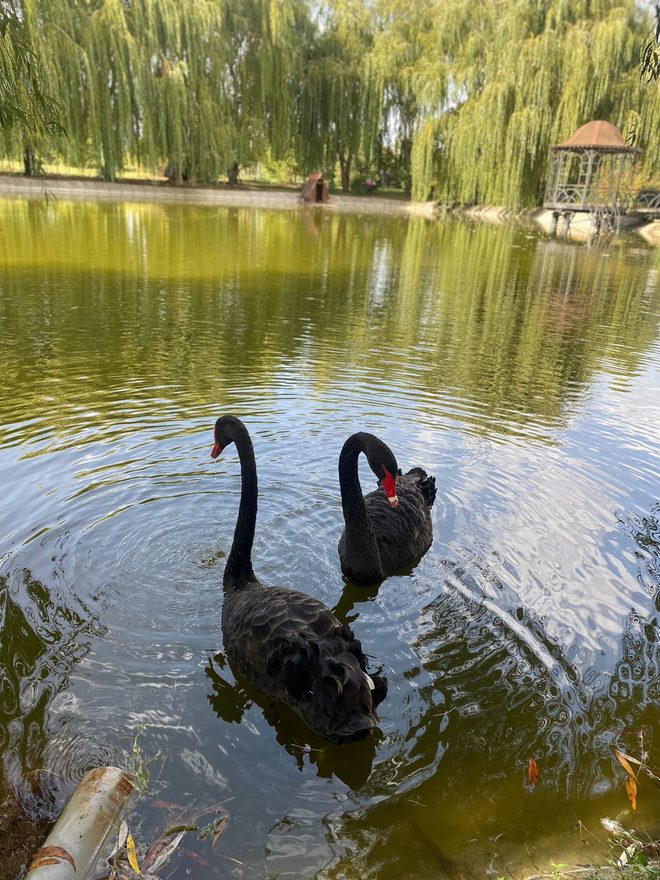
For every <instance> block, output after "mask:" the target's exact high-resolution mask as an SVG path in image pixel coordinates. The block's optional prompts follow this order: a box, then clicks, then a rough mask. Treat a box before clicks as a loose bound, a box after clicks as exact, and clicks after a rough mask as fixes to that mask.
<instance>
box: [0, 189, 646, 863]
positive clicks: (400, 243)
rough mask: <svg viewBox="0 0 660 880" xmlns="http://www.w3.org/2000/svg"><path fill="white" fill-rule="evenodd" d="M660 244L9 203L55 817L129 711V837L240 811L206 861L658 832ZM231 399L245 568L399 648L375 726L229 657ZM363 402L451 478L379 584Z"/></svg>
mask: <svg viewBox="0 0 660 880" xmlns="http://www.w3.org/2000/svg"><path fill="white" fill-rule="evenodd" d="M659 270H660V261H659V258H658V254H657V252H655V251H653V250H652V249H647V248H646V247H644V246H643V245H641V244H639V243H638V242H637V241H635V240H625V239H621V240H618V241H617V242H616V243H615V244H613V245H610V246H599V247H594V248H591V249H588V248H586V247H584V246H576V245H573V244H570V243H561V242H557V241H554V240H547V239H545V238H541V237H539V235H537V234H535V233H533V232H531V231H529V230H525V229H521V228H518V227H513V226H508V227H501V228H493V227H489V226H485V225H479V226H477V225H469V224H466V223H460V222H453V221H443V222H429V221H426V220H407V219H403V218H395V217H387V216H382V217H379V216H374V215H370V216H360V215H350V216H349V215H334V214H332V213H331V212H329V211H321V210H316V209H300V210H299V211H281V212H277V211H265V210H256V209H235V208H231V209H230V208H219V207H217V208H216V207H204V208H195V207H187V206H180V205H175V206H172V205H165V204H149V205H140V204H108V203H105V204H104V203H84V202H67V201H55V200H52V199H48V200H44V201H42V200H20V199H14V200H12V199H7V200H2V201H0V339H1V347H0V377H1V379H2V386H1V394H0V492H1V494H2V504H1V505H0V634H1V637H2V640H1V643H0V773H1V776H2V779H3V784H4V785H5V786H6V787H8V788H9V789H10V790H11V791H12V792H13V793H14V795H15V796H16V797H17V798H18V800H19V801H20V803H21V804H22V805H23V807H24V809H25V810H26V811H27V812H28V813H29V814H30V815H32V816H35V817H40V818H43V817H46V818H49V817H54V816H55V815H57V813H58V811H59V810H60V809H61V807H62V805H63V803H64V802H65V801H66V798H67V797H68V795H69V794H70V793H71V791H72V789H73V786H74V785H75V783H76V782H77V781H78V780H79V779H80V778H81V776H82V774H83V773H84V772H85V771H86V770H87V769H88V768H89V767H92V766H95V765H97V764H99V763H116V764H120V765H125V764H126V763H127V761H129V760H130V755H131V752H132V750H133V742H134V739H135V737H136V735H137V733H138V731H141V732H140V733H139V739H138V742H139V747H140V748H141V750H142V754H143V755H144V756H145V757H146V758H149V759H151V772H152V787H151V789H150V793H149V794H147V795H146V796H145V797H143V798H142V799H141V800H140V802H139V803H138V805H137V807H136V809H135V812H134V813H133V815H132V817H131V822H132V824H133V826H134V827H135V828H136V838H137V840H138V849H139V852H140V854H141V855H143V854H144V848H145V845H146V844H147V843H148V842H149V841H152V840H154V839H155V838H156V837H157V836H158V835H159V834H160V833H162V831H163V830H164V828H165V827H166V826H167V825H168V824H172V823H173V822H176V821H180V819H181V817H184V818H188V817H191V816H194V815H197V814H199V813H201V812H202V811H204V810H208V808H210V807H213V806H214V805H216V804H218V803H220V802H222V803H223V805H224V809H226V810H227V811H228V813H229V816H230V818H229V823H228V826H227V829H226V831H225V833H224V835H223V837H222V838H221V840H220V841H219V842H218V843H217V845H216V846H215V847H212V846H211V843H210V841H209V840H201V841H197V840H195V839H194V838H193V837H192V836H190V837H189V842H188V843H187V845H186V847H182V848H181V849H180V851H179V852H177V854H176V857H175V858H173V861H172V862H171V863H170V864H171V867H172V868H174V869H175V872H174V873H173V874H172V876H173V877H184V876H185V877H190V878H193V880H206V878H211V880H212V878H225V877H226V878H229V877H235V876H241V877H246V878H247V877H255V876H257V875H259V876H261V877H269V878H270V877H272V878H274V877H278V878H301V877H319V878H344V877H345V878H358V877H359V878H366V877H368V878H379V880H385V878H408V877H410V878H427V877H428V878H431V877H433V878H443V877H451V878H457V877H465V878H473V877H474V878H481V877H493V878H497V877H511V878H519V877H523V876H525V874H526V873H533V872H534V871H535V870H536V868H537V866H539V867H546V866H548V865H550V864H551V863H552V862H555V863H556V862H564V861H572V860H575V861H585V860H587V861H588V860H589V859H591V858H600V857H602V854H603V850H602V847H601V846H600V844H599V842H598V840H597V839H596V838H600V839H601V840H604V839H605V837H606V835H605V832H604V830H603V829H602V827H601V826H600V821H599V820H600V818H601V817H603V816H609V817H612V818H614V817H619V818H620V820H621V821H622V822H623V823H624V824H625V825H627V826H629V827H630V826H634V827H635V828H636V829H637V830H638V831H640V832H643V831H644V829H646V830H648V831H649V832H650V833H655V832H657V830H658V829H657V825H654V823H657V821H658V814H659V812H660V811H659V810H658V807H659V806H660V796H659V794H658V790H657V788H656V789H654V787H653V785H652V784H651V783H650V782H649V781H648V780H646V779H644V778H641V779H640V789H639V803H638V809H637V812H636V813H635V814H634V815H633V814H632V813H631V811H630V807H629V803H628V799H627V796H626V792H625V788H624V782H625V772H624V770H623V768H622V767H621V766H620V765H619V764H618V763H617V761H616V759H615V758H614V755H613V750H614V748H615V747H618V748H621V749H623V750H624V751H626V752H628V753H629V754H632V755H636V756H638V757H639V756H640V755H641V752H642V750H643V749H645V750H647V751H648V752H649V758H648V760H649V761H650V762H651V763H654V762H655V766H656V767H657V766H658V764H660V744H659V742H658V725H657V722H658V708H657V707H658V697H659V696H660V694H659V684H658V682H659V673H658V654H659V649H658V644H659V637H660V626H659V622H658V619H659V618H658V612H659V610H660V607H659V606H660V599H659V591H658V586H659V584H660V478H659V474H660V393H659V392H660V341H659V329H660V284H659ZM224 412H235V413H236V414H238V415H239V416H241V417H242V418H243V419H244V420H245V422H246V424H247V425H248V427H249V429H250V431H251V433H252V437H253V440H254V444H255V450H256V455H257V465H258V468H259V481H260V501H259V516H258V521H257V536H256V541H255V548H254V565H255V570H256V571H257V573H258V574H259V576H260V577H261V578H262V579H263V580H264V581H266V582H267V583H272V584H277V585H284V586H290V587H294V588H298V589H302V590H305V591H307V592H309V593H311V594H313V595H315V596H317V597H319V598H321V599H322V600H323V601H324V602H326V603H327V604H328V605H329V606H330V607H332V608H334V609H335V610H336V613H337V614H338V615H339V616H340V617H342V619H344V620H346V621H349V622H350V623H351V625H352V626H353V628H354V629H355V631H356V633H357V635H358V636H359V637H360V638H361V639H362V642H363V645H364V647H365V650H366V651H367V652H368V654H369V655H370V656H371V657H372V658H373V660H372V662H373V664H374V665H381V664H382V666H383V667H384V672H385V674H386V675H387V677H388V679H389V685H390V690H389V695H388V698H387V700H386V701H385V702H384V703H383V705H382V707H381V708H382V711H381V712H380V715H381V730H380V733H379V735H378V736H377V737H374V738H372V739H371V740H369V741H367V742H364V743H358V744H353V745H349V746H343V747H336V746H332V745H328V744H326V743H323V742H322V741H320V740H316V739H314V738H313V737H312V736H311V735H310V734H309V733H308V731H307V730H306V728H305V726H304V725H303V724H302V722H300V721H298V720H296V719H295V718H292V717H291V716H289V715H288V714H287V713H286V712H284V711H282V710H281V709H280V708H278V707H277V706H271V705H269V704H268V703H266V702H265V701H263V700H262V699H261V698H260V697H259V695H258V694H254V693H251V692H247V693H246V692H245V691H244V690H243V689H242V688H241V687H239V686H238V685H237V684H236V683H235V680H234V678H233V676H232V674H231V670H230V669H229V668H228V666H227V665H226V663H225V662H224V658H223V656H222V653H221V652H222V638H221V633H220V613H221V607H222V588H221V578H222V570H223V565H224V559H225V557H226V554H227V553H228V550H229V547H230V546H231V540H232V533H233V527H234V523H235V517H236V512H237V505H238V497H239V492H240V480H239V468H238V461H237V458H236V456H235V454H234V453H231V451H230V450H228V452H227V454H226V455H224V456H223V457H222V458H221V459H219V460H218V462H217V463H213V462H212V461H211V459H210V457H209V452H210V448H211V444H212V425H213V422H214V420H215V418H216V417H217V416H218V415H220V414H222V413H224ZM356 430H369V431H372V432H374V433H376V434H378V435H379V436H381V437H382V438H383V439H384V440H385V441H386V442H387V443H388V444H389V445H390V446H391V447H392V448H393V450H394V451H395V452H396V455H397V458H398V461H399V464H400V466H401V467H402V468H404V470H405V469H407V468H408V467H411V466H414V465H422V466H423V467H425V468H426V469H427V470H428V471H429V472H430V473H433V474H435V476H436V478H437V486H438V497H437V501H436V504H435V506H434V508H433V521H434V533H435V539H434V543H433V546H432V548H431V550H430V551H429V553H428V554H427V555H426V557H425V558H424V559H423V560H422V561H421V562H420V563H419V565H418V566H417V567H416V568H415V569H414V571H412V572H409V573H404V574H401V575H399V576H395V577H391V578H389V579H387V580H386V581H385V582H384V583H383V584H382V585H381V586H380V587H379V588H377V589H376V588H374V589H368V590H365V589H360V588H357V587H354V586H351V585H350V584H346V583H345V582H344V581H343V579H342V577H341V573H340V569H339V564H338V558H337V552H336V543H337V539H338V537H339V534H340V532H341V529H342V516H341V504H340V497H339V487H338V481H337V458H338V454H339V450H340V448H341V445H342V443H343V441H344V440H345V439H346V437H347V436H348V435H349V434H350V433H352V432H353V431H356ZM361 476H362V481H363V486H365V487H367V488H369V489H371V487H372V482H373V478H372V477H371V476H370V472H369V471H368V469H366V468H364V469H363V470H361ZM640 732H641V733H640ZM642 736H643V741H642V739H641V737H642ZM530 758H535V760H536V761H537V763H538V767H539V773H540V776H539V781H538V783H537V785H536V786H535V787H533V786H531V785H530V784H529V783H528V779H527V768H528V762H529V760H530ZM154 799H155V800H154ZM167 804H169V806H167ZM208 815H213V814H208V813H207V814H206V816H208ZM203 821H207V820H206V819H204V820H203ZM580 822H581V823H583V830H582V833H581V832H580V828H579V823H580ZM591 835H593V836H591ZM581 836H582V839H583V840H585V841H587V843H588V844H589V845H588V846H587V843H583V842H582V841H581ZM239 863H240V864H239Z"/></svg>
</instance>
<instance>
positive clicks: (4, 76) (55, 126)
mask: <svg viewBox="0 0 660 880" xmlns="http://www.w3.org/2000/svg"><path fill="white" fill-rule="evenodd" d="M18 126H20V127H22V128H23V130H24V131H26V132H30V133H32V134H39V133H42V132H49V133H51V134H54V133H57V132H58V131H60V130H61V126H60V123H59V121H58V116H57V107H56V106H55V104H54V101H53V99H52V98H51V97H50V96H49V95H48V92H47V86H46V76H45V71H44V69H43V64H42V61H41V58H40V57H39V55H38V54H37V53H36V52H35V50H34V48H33V46H32V45H31V44H30V42H29V34H28V33H27V31H26V30H25V28H24V27H23V25H22V22H21V20H20V19H19V17H18V15H17V14H16V12H15V11H14V10H12V9H11V8H10V7H8V6H5V5H3V4H2V3H0V131H5V132H9V131H10V130H13V129H14V128H16V127H18Z"/></svg>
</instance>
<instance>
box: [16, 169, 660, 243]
mask: <svg viewBox="0 0 660 880" xmlns="http://www.w3.org/2000/svg"><path fill="white" fill-rule="evenodd" d="M0 197H9V198H11V197H14V198H28V199H48V198H55V199H57V198H65V199H73V200H77V201H85V200H94V201H97V200H98V201H120V202H162V203H170V204H185V205H218V206H222V207H228V208H265V209H268V210H277V211H294V210H297V209H299V208H308V209H309V208H311V209H317V208H321V209H322V210H324V211H330V212H333V213H341V214H347V213H353V214H381V215H382V214H384V215H389V216H399V217H423V218H426V219H427V220H437V219H439V218H440V217H442V216H443V214H450V215H452V216H455V217H462V218H466V219H469V220H478V221H480V222H482V223H491V224H494V225H502V224H504V223H511V222H514V223H522V224H526V225H532V226H535V227H536V228H537V229H540V230H541V231H542V232H543V233H544V234H546V235H548V236H552V225H553V223H552V212H551V211H547V210H545V209H543V208H527V209H524V210H521V211H513V210H510V209H508V208H502V207H498V206H495V205H479V206H474V207H469V208H462V207H458V208H452V209H446V208H444V209H443V208H442V207H441V206H439V205H438V204H437V203H435V202H413V201H406V200H404V199H395V198H388V197H387V196H379V195H375V194H374V195H371V196H353V195H332V196H331V197H330V202H328V203H326V204H324V205H314V204H308V203H303V202H301V201H300V198H299V191H298V190H294V189H290V190H287V189H276V188H273V189H267V188H257V187H252V186H250V185H248V184H245V185H241V184H239V185H238V186H237V187H236V188H235V189H226V188H219V187H218V188H214V187H210V186H209V187H202V186H200V187H193V186H181V187H176V186H173V185H172V184H169V183H164V182H159V181H154V182H153V183H147V182H144V181H137V182H125V181H121V182H113V183H111V182H108V181H103V180H94V179H93V178H75V177H70V178H69V177H48V176H44V177H37V178H35V177H23V176H22V175H19V174H9V173H0ZM590 222H591V221H590V219H589V218H588V215H581V216H576V217H575V218H574V220H573V223H572V224H571V230H570V235H569V236H568V238H566V239H563V240H567V241H580V242H583V241H588V240H589V238H590V236H591V232H592V230H591V227H590ZM621 230H622V231H623V232H627V233H629V232H632V233H634V234H635V235H639V236H640V237H641V238H642V239H644V241H645V242H646V243H647V244H649V245H651V246H655V247H658V246H660V218H658V219H656V220H649V221H645V220H644V219H642V218H639V217H633V216H629V217H624V218H623V222H622V224H621ZM555 237H557V238H558V239H559V240H562V239H561V237H559V236H555Z"/></svg>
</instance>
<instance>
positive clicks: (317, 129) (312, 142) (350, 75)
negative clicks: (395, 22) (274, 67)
mask: <svg viewBox="0 0 660 880" xmlns="http://www.w3.org/2000/svg"><path fill="white" fill-rule="evenodd" d="M318 16H319V18H318V21H317V28H318V30H317V34H316V38H315V39H314V40H312V41H310V42H309V43H308V45H307V51H306V54H305V58H304V62H303V63H304V70H305V76H304V79H303V80H302V82H301V83H300V89H299V94H298V97H297V102H296V103H297V108H298V130H297V138H296V144H295V151H296V157H297V158H298V161H299V164H300V165H302V166H303V167H304V166H306V167H307V168H313V167H315V166H318V165H325V166H326V167H327V168H329V169H333V168H334V166H335V164H336V163H338V164H339V172H340V179H341V186H342V190H343V191H344V192H346V191H348V189H349V187H350V180H351V172H352V169H353V167H354V163H355V161H356V159H357V158H360V159H361V160H363V161H368V160H369V158H370V156H371V154H372V151H373V149H374V145H375V143H376V139H377V136H378V133H379V128H380V123H381V118H382V99H383V94H382V82H381V79H380V77H379V76H378V74H377V71H376V70H375V68H374V66H373V64H372V60H371V50H372V45H373V32H372V25H373V22H372V17H371V14H370V10H369V8H368V6H367V4H365V3H364V2H363V0H334V2H331V3H326V4H324V5H323V4H320V5H319V7H318Z"/></svg>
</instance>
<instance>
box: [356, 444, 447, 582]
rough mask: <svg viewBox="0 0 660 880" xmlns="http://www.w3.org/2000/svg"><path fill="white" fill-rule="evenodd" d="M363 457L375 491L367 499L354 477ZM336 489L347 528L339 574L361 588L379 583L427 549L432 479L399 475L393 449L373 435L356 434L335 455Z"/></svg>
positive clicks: (414, 473) (420, 473) (417, 472)
mask: <svg viewBox="0 0 660 880" xmlns="http://www.w3.org/2000/svg"><path fill="white" fill-rule="evenodd" d="M360 453H364V454H365V455H366V457H367V461H368V462H369V467H370V468H371V470H372V471H373V472H374V474H375V475H376V477H377V479H378V481H379V486H378V489H376V491H375V492H370V493H369V494H368V495H367V496H366V497H365V496H364V495H363V494H362V487H361V486H360V478H359V476H358V458H359V456H360ZM339 486H340V489H341V504H342V510H343V513H344V523H345V528H344V531H343V532H342V535H341V538H340V539H339V559H340V562H341V570H342V572H343V573H344V575H345V576H346V577H347V578H348V579H349V580H351V581H353V582H354V583H356V584H360V585H362V586H368V585H370V584H375V583H378V582H379V581H382V580H384V578H386V577H387V576H388V575H390V574H393V573H394V572H395V571H397V570H398V569H401V568H406V567H409V566H411V565H413V564H414V563H415V562H417V561H418V560H419V559H420V557H421V556H423V555H424V554H425V553H426V551H427V550H428V549H429V547H430V546H431V543H432V541H433V523H432V521H431V507H432V506H433V502H434V500H435V493H436V489H435V477H431V476H429V475H428V474H427V473H426V471H424V470H422V468H412V469H411V470H410V471H408V473H407V474H405V475H403V476H402V475H401V471H400V470H399V466H398V464H397V460H396V458H395V457H394V453H393V452H392V450H391V449H390V448H389V446H387V445H386V444H385V443H383V441H382V440H380V439H379V438H378V437H376V436H375V435H374V434H368V433H366V432H364V431H360V432H358V433H357V434H352V435H351V436H350V437H349V438H348V440H347V441H346V442H345V443H344V446H343V448H342V450H341V453H340V455H339Z"/></svg>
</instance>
